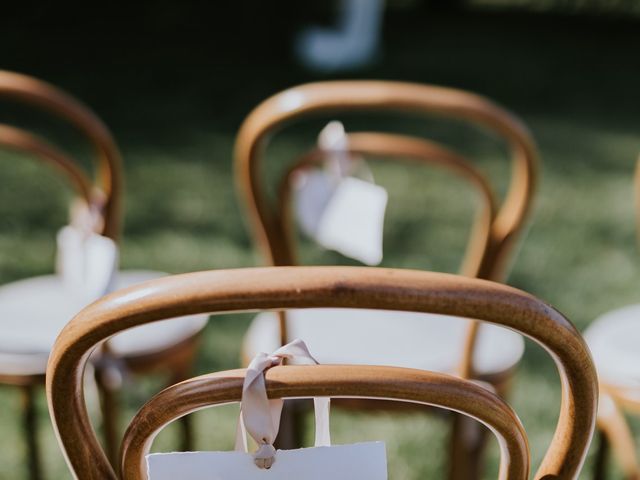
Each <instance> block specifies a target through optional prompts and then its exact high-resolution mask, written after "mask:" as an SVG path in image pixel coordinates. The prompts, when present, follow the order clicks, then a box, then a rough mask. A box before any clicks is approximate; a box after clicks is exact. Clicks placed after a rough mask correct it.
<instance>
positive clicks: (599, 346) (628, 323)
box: [584, 305, 640, 401]
mask: <svg viewBox="0 0 640 480" xmlns="http://www.w3.org/2000/svg"><path fill="white" fill-rule="evenodd" d="M584 338H585V340H586V341H587V344H588V345H589V348H590V349H591V354H592V355H593V359H594V362H595V364H596V368H597V370H598V376H599V377H600V380H601V381H602V382H604V383H606V384H609V385H612V386H615V387H618V388H621V389H623V390H626V392H627V394H629V395H633V396H635V397H636V399H637V400H638V401H640V305H630V306H628V307H623V308H619V309H617V310H613V311H611V312H608V313H606V314H604V315H602V316H600V317H599V318H597V319H596V320H595V321H594V322H593V323H592V324H591V325H590V326H589V328H587V330H586V331H585V332H584Z"/></svg>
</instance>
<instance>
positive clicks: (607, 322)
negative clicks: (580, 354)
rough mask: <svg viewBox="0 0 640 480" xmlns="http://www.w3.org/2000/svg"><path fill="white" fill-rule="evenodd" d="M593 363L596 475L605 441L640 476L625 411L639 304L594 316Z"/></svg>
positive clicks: (631, 400)
mask: <svg viewBox="0 0 640 480" xmlns="http://www.w3.org/2000/svg"><path fill="white" fill-rule="evenodd" d="M635 196H636V216H637V218H636V220H637V222H636V228H637V232H638V236H639V237H638V238H640V158H639V159H638V162H637V164H636V173H635ZM584 336H585V339H586V341H587V343H588V344H589V348H590V349H591V351H592V352H593V358H594V361H595V362H596V366H597V368H598V377H599V379H600V395H601V398H600V408H599V409H598V429H599V431H600V445H599V451H598V463H597V465H596V470H595V476H594V478H596V479H597V480H602V479H604V478H606V477H605V471H606V459H607V453H608V449H609V448H608V447H609V446H611V447H612V453H613V455H614V457H615V459H616V460H617V462H618V464H619V466H620V467H621V469H622V473H623V475H624V480H640V465H639V464H638V457H637V454H636V448H637V446H636V443H635V441H634V438H633V435H632V433H631V430H630V429H629V425H628V424H627V421H626V419H625V417H624V412H625V411H626V412H629V413H632V414H635V415H640V348H639V347H638V345H640V304H635V305H627V306H625V307H621V308H618V309H616V310H613V311H611V312H607V313H605V314H603V315H601V316H600V317H598V318H597V319H596V320H594V322H593V323H592V324H591V325H589V328H587V330H586V331H585V332H584Z"/></svg>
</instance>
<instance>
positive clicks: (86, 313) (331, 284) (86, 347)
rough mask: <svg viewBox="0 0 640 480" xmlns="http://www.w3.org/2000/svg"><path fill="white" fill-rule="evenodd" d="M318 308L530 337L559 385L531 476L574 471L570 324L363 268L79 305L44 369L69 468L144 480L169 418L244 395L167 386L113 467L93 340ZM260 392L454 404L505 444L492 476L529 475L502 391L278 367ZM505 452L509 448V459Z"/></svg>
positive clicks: (587, 404)
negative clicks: (96, 401)
mask: <svg viewBox="0 0 640 480" xmlns="http://www.w3.org/2000/svg"><path fill="white" fill-rule="evenodd" d="M318 307H330V308H352V309H376V310H377V309H384V310H402V311H405V312H419V313H432V314H438V315H442V317H441V322H442V324H443V325H444V324H447V323H449V322H451V321H452V319H453V318H455V317H465V318H473V319H475V320H479V321H483V322H489V323H493V324H495V325H500V326H502V327H507V328H510V329H513V330H515V331H517V332H519V333H520V334H523V335H526V336H527V337H529V338H531V339H533V340H534V341H536V342H537V343H538V344H540V345H541V346H542V347H544V349H545V350H546V351H548V352H549V354H550V355H551V357H552V358H553V361H554V362H555V363H556V366H557V369H558V373H559V376H560V381H561V383H562V387H563V396H562V401H561V404H560V415H559V418H558V423H557V426H556V431H555V435H554V437H553V440H552V441H551V444H550V445H549V447H548V449H547V452H546V455H545V457H544V460H543V462H542V465H541V466H540V467H539V468H538V471H537V473H536V475H535V477H534V478H536V479H538V480H541V479H551V478H562V479H576V478H578V474H579V472H580V469H581V467H582V465H583V462H584V459H585V456H586V452H587V450H588V448H589V444H590V442H591V437H592V435H593V430H594V428H595V416H596V404H597V398H598V389H597V388H598V387H597V378H596V373H595V368H594V366H593V363H592V362H591V358H590V355H589V352H588V349H587V347H586V345H585V343H584V341H583V339H582V337H581V336H580V334H579V333H578V331H577V330H576V329H575V328H574V327H573V325H572V324H571V322H569V321H568V320H567V319H566V318H565V317H563V316H562V314H560V313H559V312H557V311H556V310H554V309H553V308H551V307H549V306H548V305H547V304H545V303H544V302H541V301H540V300H538V299H536V298H535V297H533V296H531V295H529V294H527V293H525V292H522V291H519V290H516V289H514V288H511V287H507V286H504V285H500V284H497V283H492V282H486V281H481V280H477V279H471V278H466V277H462V276H458V275H449V274H438V273H431V272H421V271H415V270H397V269H382V268H367V267H276V268H274V267H271V268H253V269H238V270H219V271H211V272H197V273H190V274H185V275H176V276H172V277H167V278H162V279H156V280H151V281H149V282H146V283H145V284H142V285H139V286H133V287H131V288H129V289H127V290H123V291H120V292H115V293H113V294H111V295H109V296H106V297H104V298H102V299H101V300H99V301H98V302H96V303H93V304H92V305H90V306H88V307H87V308H85V309H84V310H82V312H80V313H79V314H78V315H77V316H76V317H74V319H73V320H72V321H71V322H70V323H69V324H68V325H67V326H66V327H65V329H64V330H63V332H62V333H61V335H60V336H59V337H58V339H57V341H56V344H55V346H54V348H53V351H52V354H51V357H50V359H49V363H48V367H47V397H48V401H49V409H50V412H51V416H52V420H53V423H54V426H55V429H56V431H57V434H58V439H59V442H60V445H61V447H62V449H63V451H64V453H65V457H66V459H67V462H68V465H69V468H70V469H71V470H72V471H73V472H74V473H75V475H76V477H77V478H82V479H89V478H99V479H113V480H115V479H117V478H127V479H135V478H145V473H146V470H145V466H144V463H143V460H144V454H145V453H146V452H148V451H149V449H150V447H151V443H152V442H153V439H154V437H155V435H156V434H157V433H158V432H159V431H160V430H161V429H162V428H163V427H164V426H165V425H166V424H167V423H169V422H171V421H172V420H174V419H176V418H180V417H182V416H183V415H188V414H189V413H191V412H194V411H196V410H199V409H201V408H205V407H207V406H210V405H216V404H219V403H224V402H231V401H238V400H239V399H240V396H241V391H242V385H243V376H244V373H243V371H232V372H222V373H218V374H210V375H205V376H203V377H197V378H195V379H191V380H188V381H186V382H182V383H179V384H177V385H174V386H172V387H169V388H168V389H167V390H165V391H163V392H162V393H160V394H159V395H158V396H156V397H155V398H153V399H152V400H150V401H149V402H148V403H147V404H146V405H145V406H144V407H143V408H142V409H141V410H140V412H139V413H138V415H137V416H136V417H135V418H134V420H133V422H132V423H131V425H130V427H129V429H128V431H127V433H126V434H125V437H124V441H123V445H122V447H123V448H122V455H121V459H120V463H119V468H120V471H119V472H118V473H116V472H115V471H114V469H113V467H112V465H111V464H110V463H109V461H108V460H107V458H106V456H105V455H104V453H103V452H102V450H101V448H100V445H99V442H98V441H97V439H96V437H95V434H94V433H93V430H92V428H91V424H90V420H89V416H88V414H87V409H86V402H85V400H84V398H83V393H82V374H81V373H82V371H83V369H84V367H85V365H86V362H87V358H88V356H89V354H90V352H91V351H92V350H93V349H94V348H95V347H96V346H97V345H99V344H100V343H101V342H102V341H104V340H106V339H108V338H110V337H111V336H112V335H115V334H117V333H119V332H120V331H122V330H123V329H124V328H126V327H132V326H140V325H143V324H151V323H152V322H156V321H160V320H164V319H167V318H171V317H173V316H175V315H176V314H177V313H180V314H183V315H184V314H202V313H222V312H225V313H229V312H241V311H253V310H262V309H269V310H273V309H275V310H280V309H292V308H318ZM424 318H425V319H426V318H427V317H424ZM317 320H318V321H319V322H322V320H320V319H317ZM496 347H497V346H496ZM267 388H268V390H269V392H270V393H271V396H272V397H276V398H278V397H307V396H326V395H335V396H339V397H351V398H361V397H367V398H370V397H373V398H379V399H380V398H385V399H392V400H408V401H410V402H418V403H426V404H429V405H434V406H440V407H445V408H451V409H454V410H457V411H460V412H462V413H464V414H468V415H471V416H472V417H474V418H476V419H478V420H480V421H482V422H485V423H486V424H487V425H489V426H493V427H494V428H495V429H494V433H495V434H496V435H497V436H498V438H502V439H503V440H504V443H501V445H500V447H501V449H502V450H501V452H502V459H501V467H502V469H501V476H500V478H503V479H506V478H509V479H525V478H528V465H527V464H526V462H527V459H526V453H527V451H528V445H527V444H526V438H525V437H523V435H524V432H523V430H522V427H521V425H520V424H519V422H518V421H517V419H516V417H515V415H514V414H513V413H512V412H511V411H510V410H509V409H507V408H506V406H505V404H504V403H503V401H502V400H501V399H500V397H499V396H496V395H494V394H493V393H492V392H490V391H489V390H487V389H485V388H484V387H479V386H478V385H473V384H472V383H471V382H469V381H467V380H463V379H456V378H453V377H448V376H445V375H442V374H435V373H429V372H425V371H417V370H408V369H397V368H392V367H362V366H361V367H355V366H327V365H320V366H313V367H303V366H285V367H276V368H274V369H272V370H270V371H269V372H268V373H267ZM422 408H424V406H422ZM523 442H524V444H523ZM507 451H509V452H513V453H515V454H516V455H515V456H513V457H511V458H509V457H508V456H507V455H505V453H506V452H507ZM185 480H187V479H185Z"/></svg>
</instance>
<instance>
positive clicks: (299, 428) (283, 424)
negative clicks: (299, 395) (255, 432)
mask: <svg viewBox="0 0 640 480" xmlns="http://www.w3.org/2000/svg"><path fill="white" fill-rule="evenodd" d="M306 406H307V405H305V404H304V402H303V401H297V400H289V401H287V402H284V406H283V408H282V415H281V417H280V430H279V431H278V438H276V441H275V442H274V446H275V447H276V448H279V449H283V450H291V449H293V448H300V447H302V444H303V439H304V414H305V407H306Z"/></svg>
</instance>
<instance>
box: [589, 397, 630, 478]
mask: <svg viewBox="0 0 640 480" xmlns="http://www.w3.org/2000/svg"><path fill="white" fill-rule="evenodd" d="M597 424H598V428H599V429H600V432H601V435H602V437H606V442H602V443H601V448H605V446H604V445H603V443H606V444H608V445H610V446H611V453H612V454H613V457H614V458H615V460H616V462H617V463H618V465H620V468H621V469H622V472H623V478H624V480H640V466H639V465H638V458H637V457H636V452H635V442H634V440H633V435H632V434H631V430H630V429H629V425H628V424H627V421H626V419H625V418H624V414H623V413H622V411H621V410H620V408H619V407H618V406H617V405H616V404H615V402H614V400H613V399H612V398H611V397H610V396H609V395H607V394H606V393H601V395H600V404H599V406H598V417H597ZM605 453H606V452H603V453H602V455H604V454H605ZM599 455H600V452H599ZM598 460H599V459H598ZM596 466H597V468H600V469H601V471H600V472H598V471H596V474H599V475H601V476H600V477H597V478H601V479H604V478H605V476H604V475H605V474H604V468H603V467H601V466H599V465H596ZM594 478H596V477H594Z"/></svg>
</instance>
